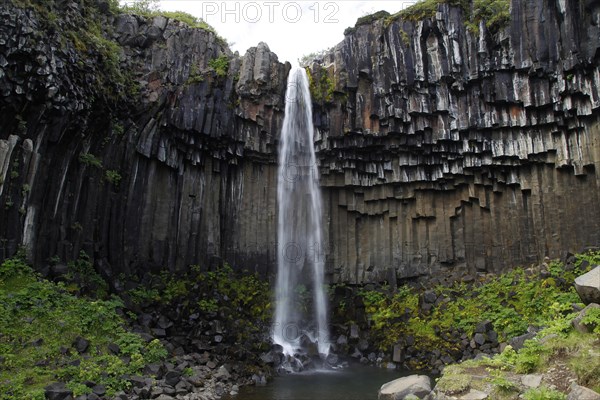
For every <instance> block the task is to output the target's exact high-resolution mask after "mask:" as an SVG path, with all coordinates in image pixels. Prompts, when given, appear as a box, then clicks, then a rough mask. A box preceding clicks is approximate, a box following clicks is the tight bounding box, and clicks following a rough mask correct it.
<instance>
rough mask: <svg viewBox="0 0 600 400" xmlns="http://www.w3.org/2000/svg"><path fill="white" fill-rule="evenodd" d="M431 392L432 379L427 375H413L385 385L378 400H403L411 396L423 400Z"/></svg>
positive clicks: (380, 390)
mask: <svg viewBox="0 0 600 400" xmlns="http://www.w3.org/2000/svg"><path fill="white" fill-rule="evenodd" d="M430 392H431V379H430V378H429V377H428V376H426V375H411V376H407V377H404V378H399V379H396V380H393V381H391V382H388V383H384V384H383V385H382V386H381V388H380V389H379V394H378V396H377V398H378V400H402V399H404V398H405V397H406V396H408V395H409V394H413V395H415V396H417V397H418V398H420V399H422V398H424V397H425V396H427V395H428V394H429V393H430Z"/></svg>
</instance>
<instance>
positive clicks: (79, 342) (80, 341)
mask: <svg viewBox="0 0 600 400" xmlns="http://www.w3.org/2000/svg"><path fill="white" fill-rule="evenodd" d="M89 346H90V341H89V340H87V339H84V338H82V337H80V336H78V337H77V338H75V341H74V342H73V347H74V348H75V350H77V352H78V353H79V354H81V353H85V352H86V351H87V349H88V347H89Z"/></svg>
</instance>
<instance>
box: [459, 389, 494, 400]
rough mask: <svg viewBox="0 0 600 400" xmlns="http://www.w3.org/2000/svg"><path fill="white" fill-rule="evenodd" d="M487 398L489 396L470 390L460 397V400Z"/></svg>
mask: <svg viewBox="0 0 600 400" xmlns="http://www.w3.org/2000/svg"><path fill="white" fill-rule="evenodd" d="M488 397H489V395H488V394H487V393H485V392H482V391H480V390H476V389H470V390H469V391H468V392H467V393H466V394H464V395H462V396H461V397H460V400H484V399H487V398H488Z"/></svg>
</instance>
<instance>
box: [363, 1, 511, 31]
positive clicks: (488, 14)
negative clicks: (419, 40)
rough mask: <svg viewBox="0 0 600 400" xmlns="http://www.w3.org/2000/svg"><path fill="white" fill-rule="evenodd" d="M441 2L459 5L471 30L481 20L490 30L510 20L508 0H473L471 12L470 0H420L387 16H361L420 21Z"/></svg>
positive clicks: (391, 20)
mask: <svg viewBox="0 0 600 400" xmlns="http://www.w3.org/2000/svg"><path fill="white" fill-rule="evenodd" d="M441 4H449V5H451V6H454V7H460V8H461V9H462V10H463V13H464V15H465V16H466V19H467V21H466V23H465V24H466V25H467V27H468V28H469V29H470V30H471V31H473V32H478V31H479V23H480V22H481V21H485V25H486V27H487V28H488V29H489V30H490V31H491V32H497V31H498V30H500V29H502V28H504V27H505V26H506V25H507V24H508V23H509V22H510V0H473V8H472V12H471V1H469V0H421V1H419V2H417V3H415V4H413V5H412V6H410V7H408V8H406V9H404V10H401V11H399V12H397V13H395V14H393V15H390V16H387V17H386V16H385V15H383V14H380V15H378V14H379V13H375V14H373V15H371V16H369V17H370V18H367V17H363V18H365V21H368V22H371V21H372V20H374V19H378V18H386V20H385V24H386V26H388V25H389V24H391V23H392V22H394V21H396V20H398V19H403V20H406V21H420V20H422V19H425V18H431V17H433V16H435V13H436V12H437V10H438V8H439V6H440V5H441ZM359 21H360V19H359ZM358 25H359V24H358V22H357V26H358Z"/></svg>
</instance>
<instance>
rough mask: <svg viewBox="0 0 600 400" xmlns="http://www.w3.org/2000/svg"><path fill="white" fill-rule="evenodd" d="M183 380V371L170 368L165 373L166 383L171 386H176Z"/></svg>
mask: <svg viewBox="0 0 600 400" xmlns="http://www.w3.org/2000/svg"><path fill="white" fill-rule="evenodd" d="M180 380H181V372H179V371H175V370H170V371H167V373H166V374H165V383H166V384H167V385H169V386H175V385H177V383H178V382H179V381H180Z"/></svg>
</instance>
